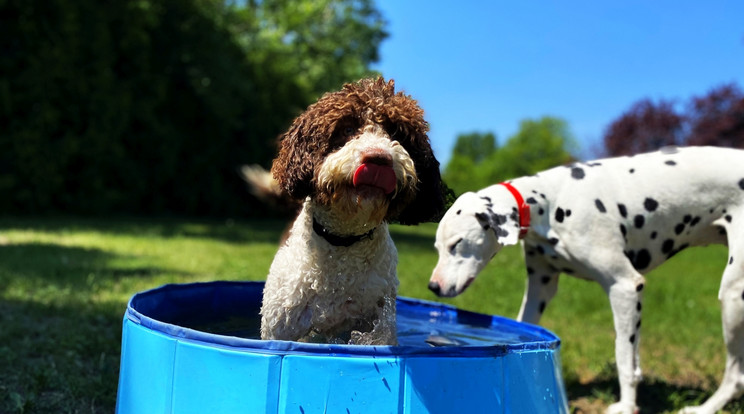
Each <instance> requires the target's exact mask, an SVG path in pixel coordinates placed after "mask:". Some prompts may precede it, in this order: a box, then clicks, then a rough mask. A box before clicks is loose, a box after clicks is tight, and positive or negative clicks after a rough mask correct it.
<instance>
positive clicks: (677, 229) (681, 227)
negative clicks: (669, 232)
mask: <svg viewBox="0 0 744 414" xmlns="http://www.w3.org/2000/svg"><path fill="white" fill-rule="evenodd" d="M683 231H685V224H684V223H679V224H677V225H676V226H674V234H676V235H678V236H679V235H680V234H682V232H683Z"/></svg>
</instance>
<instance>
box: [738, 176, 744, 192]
mask: <svg viewBox="0 0 744 414" xmlns="http://www.w3.org/2000/svg"><path fill="white" fill-rule="evenodd" d="M739 188H741V189H742V190H744V178H742V179H741V180H739Z"/></svg>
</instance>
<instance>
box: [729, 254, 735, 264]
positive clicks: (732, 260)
mask: <svg viewBox="0 0 744 414" xmlns="http://www.w3.org/2000/svg"><path fill="white" fill-rule="evenodd" d="M731 263H734V256H731V257H729V264H731Z"/></svg>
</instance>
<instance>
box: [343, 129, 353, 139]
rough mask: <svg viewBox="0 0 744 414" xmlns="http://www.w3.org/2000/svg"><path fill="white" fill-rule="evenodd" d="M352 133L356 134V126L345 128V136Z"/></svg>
mask: <svg viewBox="0 0 744 414" xmlns="http://www.w3.org/2000/svg"><path fill="white" fill-rule="evenodd" d="M352 135H354V128H352V127H346V128H344V136H346V137H350V136H352Z"/></svg>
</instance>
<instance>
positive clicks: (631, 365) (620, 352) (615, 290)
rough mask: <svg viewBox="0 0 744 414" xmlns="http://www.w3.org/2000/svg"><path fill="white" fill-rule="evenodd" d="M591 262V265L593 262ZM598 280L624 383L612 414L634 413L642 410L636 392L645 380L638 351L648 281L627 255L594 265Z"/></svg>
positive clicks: (613, 256)
mask: <svg viewBox="0 0 744 414" xmlns="http://www.w3.org/2000/svg"><path fill="white" fill-rule="evenodd" d="M589 263H591V262H589ZM593 264H594V266H593V268H594V271H593V273H595V274H594V277H595V278H596V279H597V281H598V282H599V283H600V285H602V288H603V289H604V290H605V292H606V293H607V295H608V297H609V299H610V307H611V308H612V316H613V320H614V324H615V360H616V364H617V376H618V380H619V382H620V401H618V402H617V403H614V404H612V405H610V407H609V408H608V409H607V412H608V413H612V414H616V413H618V414H619V413H622V414H632V413H635V412H637V411H638V407H637V406H636V389H637V387H638V383H639V382H640V381H641V365H640V357H639V352H638V348H639V346H638V344H639V342H640V328H641V310H642V307H643V287H644V283H645V279H644V277H643V275H641V274H640V273H638V271H636V270H635V269H634V268H633V266H632V265H631V263H630V261H629V260H628V259H627V257H625V256H624V255H623V256H622V257H619V256H617V255H614V254H613V255H612V256H611V257H604V258H603V260H602V261H601V262H600V263H596V262H595V263H593Z"/></svg>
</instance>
